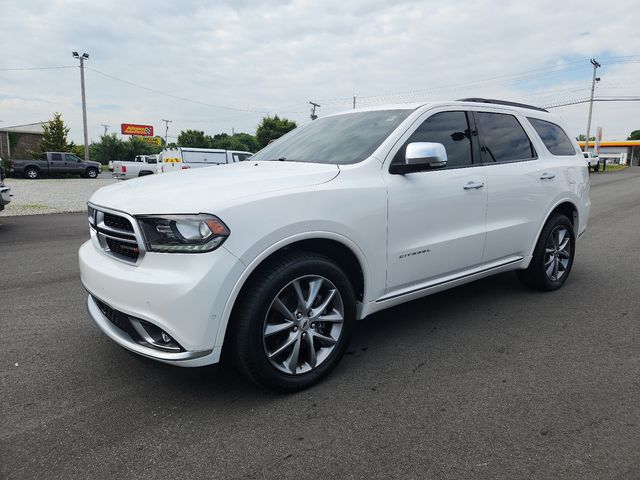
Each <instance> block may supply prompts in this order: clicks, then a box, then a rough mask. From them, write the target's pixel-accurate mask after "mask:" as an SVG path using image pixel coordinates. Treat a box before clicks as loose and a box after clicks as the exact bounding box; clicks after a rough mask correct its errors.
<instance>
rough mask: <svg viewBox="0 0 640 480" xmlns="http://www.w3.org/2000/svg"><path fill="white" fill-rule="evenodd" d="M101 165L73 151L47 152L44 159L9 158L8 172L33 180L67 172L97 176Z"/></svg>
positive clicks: (82, 175) (83, 175)
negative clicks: (80, 156)
mask: <svg viewBox="0 0 640 480" xmlns="http://www.w3.org/2000/svg"><path fill="white" fill-rule="evenodd" d="M101 168H102V166H101V165H100V163H98V162H91V161H88V162H87V161H85V160H82V159H81V158H79V157H77V156H76V155H74V154H73V153H67V152H47V153H46V154H45V159H44V160H11V167H10V170H9V172H10V173H12V174H15V175H23V176H24V177H25V178H29V179H31V180H35V179H36V178H39V177H40V176H42V175H50V174H59V173H67V174H72V175H74V174H75V175H80V176H81V177H85V178H97V177H98V175H99V174H100V170H101Z"/></svg>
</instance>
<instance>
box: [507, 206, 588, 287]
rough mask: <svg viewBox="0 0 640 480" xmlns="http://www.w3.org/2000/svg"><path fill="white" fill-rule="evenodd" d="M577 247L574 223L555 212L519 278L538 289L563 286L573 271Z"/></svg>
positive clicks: (520, 271)
mask: <svg viewBox="0 0 640 480" xmlns="http://www.w3.org/2000/svg"><path fill="white" fill-rule="evenodd" d="M575 248H576V237H575V233H574V231H573V224H572V223H571V221H570V220H569V219H568V218H567V217H566V216H564V215H561V214H555V215H553V216H552V217H551V218H549V220H548V221H547V223H546V224H545V226H544V228H543V229H542V232H541V233H540V237H539V238H538V243H536V248H535V249H534V251H533V258H532V259H531V263H530V264H529V268H527V269H526V270H519V271H518V277H519V278H520V280H521V281H522V283H524V284H525V285H527V286H529V287H532V288H535V289H538V290H556V289H558V288H560V287H561V286H562V285H563V284H564V282H566V281H567V277H568V276H569V273H570V272H571V267H572V266H573V257H574V255H575Z"/></svg>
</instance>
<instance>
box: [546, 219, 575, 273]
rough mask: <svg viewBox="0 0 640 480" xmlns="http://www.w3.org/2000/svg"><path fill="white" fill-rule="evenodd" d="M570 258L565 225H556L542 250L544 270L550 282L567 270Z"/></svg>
mask: <svg viewBox="0 0 640 480" xmlns="http://www.w3.org/2000/svg"><path fill="white" fill-rule="evenodd" d="M570 260H571V237H570V235H569V232H568V230H567V229H566V227H564V226H562V225H558V226H557V227H556V228H554V229H553V230H552V231H551V235H549V237H548V239H547V244H546V246H545V251H544V270H545V272H546V274H547V277H548V278H549V280H551V281H552V282H557V281H558V280H560V278H562V276H563V275H564V274H565V272H566V271H567V267H568V266H569V261H570Z"/></svg>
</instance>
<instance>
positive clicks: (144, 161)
mask: <svg viewBox="0 0 640 480" xmlns="http://www.w3.org/2000/svg"><path fill="white" fill-rule="evenodd" d="M157 163H158V156H157V155H136V157H135V159H134V160H133V162H113V178H118V179H121V180H126V179H128V178H136V177H144V176H145V175H153V174H154V173H156V164H157Z"/></svg>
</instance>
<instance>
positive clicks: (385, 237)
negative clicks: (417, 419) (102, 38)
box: [79, 98, 590, 391]
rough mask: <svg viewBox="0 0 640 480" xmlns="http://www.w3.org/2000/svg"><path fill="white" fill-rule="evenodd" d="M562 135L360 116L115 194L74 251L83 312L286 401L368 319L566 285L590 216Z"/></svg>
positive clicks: (122, 339)
mask: <svg viewBox="0 0 640 480" xmlns="http://www.w3.org/2000/svg"><path fill="white" fill-rule="evenodd" d="M561 125H562V123H561V121H560V119H559V118H557V117H555V116H553V115H551V114H550V113H548V112H547V111H545V110H543V109H540V108H536V107H531V106H527V105H521V104H515V103H511V102H504V101H498V100H486V99H477V98H473V99H465V100H463V101H455V102H438V103H428V104H420V105H396V106H388V107H377V108H372V109H366V110H352V111H349V112H346V113H341V114H336V115H331V116H327V117H324V118H321V119H318V120H315V121H313V122H309V123H307V124H305V125H302V126H300V127H299V128H297V129H295V130H293V131H291V132H290V133H288V134H287V135H285V136H284V137H282V138H280V139H278V140H277V141H276V142H273V143H271V144H270V145H268V146H267V147H265V148H264V149H263V150H261V151H260V152H258V153H257V154H256V155H255V156H254V157H253V158H252V159H251V160H250V161H247V162H241V163H236V164H231V165H225V166H223V167H217V168H210V169H205V170H200V171H197V172H196V171H188V170H187V171H182V172H176V173H170V174H167V175H160V176H153V177H148V178H145V179H143V180H138V179H135V180H131V181H129V182H125V183H120V184H117V185H111V186H108V187H104V188H102V189H100V190H98V191H97V192H96V193H95V194H94V195H93V196H92V197H91V199H90V202H89V211H88V216H89V226H90V233H91V239H90V241H88V242H86V243H85V244H84V245H82V247H81V248H80V252H79V255H80V270H81V276H82V283H83V285H84V286H85V288H86V290H87V291H88V293H89V296H88V300H87V305H88V310H89V314H90V316H91V318H92V319H93V321H94V322H95V323H96V324H97V326H98V327H99V328H100V329H101V330H102V331H103V332H104V333H105V334H106V335H107V336H109V337H110V338H111V339H112V340H114V341H115V342H116V343H118V344H119V345H121V346H123V347H125V348H127V349H129V350H131V351H133V352H136V353H138V354H140V355H144V356H146V357H149V358H153V359H156V360H159V361H162V362H166V363H170V364H173V365H181V366H199V365H206V364H212V363H216V362H218V361H219V360H220V357H221V354H222V353H224V354H225V358H227V357H228V358H230V359H232V360H233V361H235V363H236V364H237V366H238V367H239V369H240V370H241V371H242V372H243V373H245V374H246V375H247V376H248V377H249V378H251V379H252V380H254V381H255V382H257V383H259V384H262V385H265V386H267V387H270V388H273V389H278V390H284V391H291V390H297V389H301V388H305V387H308V386H310V385H312V384H314V383H315V382H317V381H319V380H320V379H321V378H322V377H324V376H325V375H326V374H327V373H328V372H329V371H331V370H332V369H333V368H334V367H335V366H336V364H337V363H338V362H339V360H340V358H341V357H342V355H343V354H344V352H345V349H346V348H347V343H348V340H349V335H350V332H351V330H352V328H353V324H354V322H355V321H356V320H360V319H364V318H365V317H367V316H368V315H370V314H372V313H373V312H377V311H379V310H383V309H385V308H388V307H391V306H394V305H398V304H400V303H403V302H407V301H410V300H413V299H416V298H419V297H422V296H425V295H429V294H432V293H434V292H438V291H440V290H444V289H447V288H451V287H455V286H456V285H460V284H462V283H466V282H470V281H473V280H476V279H478V278H481V277H485V276H488V275H492V274H496V273H499V272H504V271H508V270H515V271H517V273H518V276H519V277H520V279H521V280H522V281H523V282H524V283H525V284H526V285H528V286H531V287H534V288H538V289H542V290H554V289H557V288H559V287H560V286H562V284H563V283H564V282H565V281H566V280H567V277H568V276H569V273H570V271H571V266H572V263H573V259H574V254H575V249H576V238H577V237H578V236H580V235H581V234H582V233H583V232H584V230H585V228H586V226H587V220H588V217H589V210H590V200H589V175H588V171H587V166H586V164H585V161H584V157H583V156H582V153H581V151H580V149H579V147H578V145H577V144H576V143H575V142H574V141H572V140H570V138H569V137H568V136H567V134H566V133H565V130H564V129H563V127H562V126H561Z"/></svg>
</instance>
